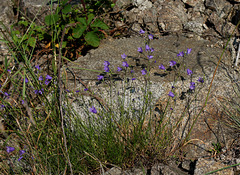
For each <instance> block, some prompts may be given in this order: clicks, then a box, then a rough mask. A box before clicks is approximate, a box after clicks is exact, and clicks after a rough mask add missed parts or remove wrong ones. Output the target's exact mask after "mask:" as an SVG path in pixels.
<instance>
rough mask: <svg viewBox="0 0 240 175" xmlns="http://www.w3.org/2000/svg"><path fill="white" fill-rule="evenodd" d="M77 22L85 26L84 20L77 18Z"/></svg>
mask: <svg viewBox="0 0 240 175" xmlns="http://www.w3.org/2000/svg"><path fill="white" fill-rule="evenodd" d="M77 21H78V22H80V23H81V24H82V25H84V26H87V23H86V18H77Z"/></svg>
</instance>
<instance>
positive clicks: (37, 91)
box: [34, 89, 43, 95]
mask: <svg viewBox="0 0 240 175" xmlns="http://www.w3.org/2000/svg"><path fill="white" fill-rule="evenodd" d="M34 93H35V94H36V95H37V94H40V95H42V94H43V89H41V90H34Z"/></svg>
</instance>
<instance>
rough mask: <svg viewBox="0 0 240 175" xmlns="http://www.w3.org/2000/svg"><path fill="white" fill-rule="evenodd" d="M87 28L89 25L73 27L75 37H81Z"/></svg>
mask: <svg viewBox="0 0 240 175" xmlns="http://www.w3.org/2000/svg"><path fill="white" fill-rule="evenodd" d="M86 29H87V26H82V25H77V27H76V28H74V29H73V37H74V38H80V37H81V36H82V34H83V32H84V31H85V30H86Z"/></svg>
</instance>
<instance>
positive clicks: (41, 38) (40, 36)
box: [37, 33, 44, 41]
mask: <svg viewBox="0 0 240 175" xmlns="http://www.w3.org/2000/svg"><path fill="white" fill-rule="evenodd" d="M37 37H38V39H39V41H42V40H43V39H44V35H43V34H41V33H39V34H38V35H37Z"/></svg>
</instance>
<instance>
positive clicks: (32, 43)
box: [28, 37, 36, 47]
mask: <svg viewBox="0 0 240 175" xmlns="http://www.w3.org/2000/svg"><path fill="white" fill-rule="evenodd" d="M28 43H29V46H31V47H35V45H36V38H33V37H31V38H29V40H28Z"/></svg>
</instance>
